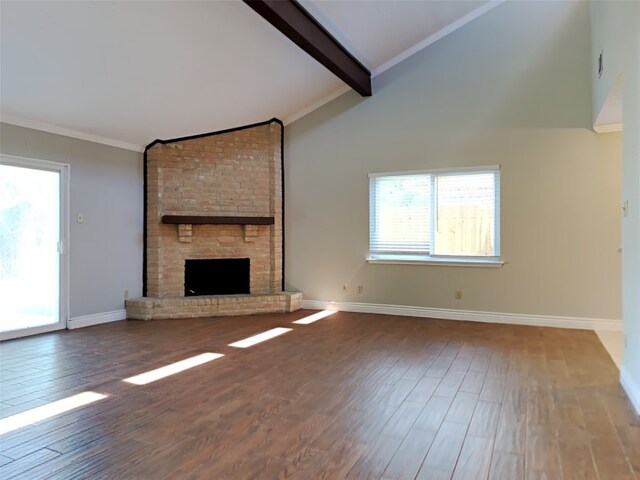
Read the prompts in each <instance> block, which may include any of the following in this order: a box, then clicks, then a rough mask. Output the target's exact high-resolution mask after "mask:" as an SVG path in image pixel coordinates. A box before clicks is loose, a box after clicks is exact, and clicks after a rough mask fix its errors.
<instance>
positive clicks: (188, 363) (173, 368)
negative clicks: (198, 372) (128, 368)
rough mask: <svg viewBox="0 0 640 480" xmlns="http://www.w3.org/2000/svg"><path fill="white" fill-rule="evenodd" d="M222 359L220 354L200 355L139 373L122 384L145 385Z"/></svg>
mask: <svg viewBox="0 0 640 480" xmlns="http://www.w3.org/2000/svg"><path fill="white" fill-rule="evenodd" d="M220 357H224V355H223V354H221V353H202V354H200V355H196V356H195V357H191V358H187V359H185V360H180V361H179V362H176V363H172V364H170V365H167V366H165V367H160V368H156V369H155V370H149V371H148V372H145V373H141V374H140V375H136V376H134V377H129V378H125V379H124V380H123V382H127V383H133V384H134V385H146V384H147V383H151V382H155V381H156V380H160V379H161V378H165V377H168V376H170V375H175V374H176V373H180V372H184V371H185V370H188V369H190V368H193V367H197V366H198V365H202V364H203V363H207V362H210V361H212V360H215V359H217V358H220Z"/></svg>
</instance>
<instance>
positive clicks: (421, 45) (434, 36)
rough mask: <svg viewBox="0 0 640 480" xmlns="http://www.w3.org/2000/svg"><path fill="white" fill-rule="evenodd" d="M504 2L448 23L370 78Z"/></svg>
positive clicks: (493, 2)
mask: <svg viewBox="0 0 640 480" xmlns="http://www.w3.org/2000/svg"><path fill="white" fill-rule="evenodd" d="M505 1H506V0H490V1H489V2H487V3H485V4H484V5H482V6H481V7H478V8H476V9H475V10H473V11H471V12H469V13H467V14H466V15H465V16H464V17H460V18H459V19H458V20H456V21H455V22H453V23H450V24H449V25H447V26H446V27H444V28H442V29H440V30H438V31H437V32H435V33H432V34H431V35H429V36H428V37H427V38H425V39H424V40H421V41H420V42H418V43H416V44H415V45H414V46H413V47H409V48H407V49H406V50H405V51H404V52H402V53H399V54H398V55H396V56H395V57H393V58H392V59H390V60H387V61H386V62H384V63H383V64H382V65H380V66H378V67H376V68H374V69H373V70H372V71H371V77H375V76H377V75H380V74H381V73H382V72H386V71H387V70H389V69H390V68H392V67H395V66H396V65H397V64H399V63H400V62H402V61H403V60H406V59H407V58H409V57H410V56H412V55H415V54H416V53H418V52H419V51H420V50H423V49H425V48H426V47H428V46H429V45H431V44H433V43H435V42H437V41H438V40H440V39H441V38H443V37H446V36H447V35H449V34H451V33H453V32H455V31H456V30H458V29H459V28H462V27H464V26H465V25H466V24H467V23H469V22H471V21H473V20H475V19H476V18H478V17H479V16H480V15H484V14H485V13H487V12H489V11H490V10H493V9H494V8H496V7H497V6H498V5H500V4H501V3H504V2H505Z"/></svg>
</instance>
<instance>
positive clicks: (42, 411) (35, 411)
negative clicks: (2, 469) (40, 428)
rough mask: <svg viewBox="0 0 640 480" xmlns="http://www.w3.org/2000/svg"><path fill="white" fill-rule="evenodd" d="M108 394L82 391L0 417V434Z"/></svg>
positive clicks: (83, 404)
mask: <svg viewBox="0 0 640 480" xmlns="http://www.w3.org/2000/svg"><path fill="white" fill-rule="evenodd" d="M107 397H108V395H103V394H102V393H96V392H82V393H79V394H77V395H73V396H71V397H67V398H63V399H62V400H56V401H55V402H51V403H47V404H45V405H42V406H40V407H36V408H32V409H30V410H26V411H24V412H21V413H16V414H15V415H11V416H10V417H7V418H3V419H0V435H1V434H3V433H8V432H12V431H14V430H17V429H19V428H22V427H26V426H27V425H33V424H34V423H36V422H40V421H42V420H47V419H48V418H51V417H55V416H56V415H60V414H62V413H66V412H69V411H71V410H74V409H76V408H80V407H84V406H85V405H89V404H90V403H93V402H97V401H98V400H102V399H104V398H107Z"/></svg>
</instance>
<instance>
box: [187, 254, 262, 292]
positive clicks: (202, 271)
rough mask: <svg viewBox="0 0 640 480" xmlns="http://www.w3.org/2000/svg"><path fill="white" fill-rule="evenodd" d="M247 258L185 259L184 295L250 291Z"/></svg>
mask: <svg viewBox="0 0 640 480" xmlns="http://www.w3.org/2000/svg"><path fill="white" fill-rule="evenodd" d="M249 271H250V266H249V259H248V258H220V259H205V260H185V262H184V295H185V297H193V296H196V295H235V294H243V293H244V294H246V293H251V291H250V276H249Z"/></svg>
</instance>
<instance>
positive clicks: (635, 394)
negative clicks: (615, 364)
mask: <svg viewBox="0 0 640 480" xmlns="http://www.w3.org/2000/svg"><path fill="white" fill-rule="evenodd" d="M620 384H621V385H622V388H624V391H625V392H627V396H628V397H629V400H631V403H632V404H633V408H635V409H636V413H637V414H638V415H640V387H638V384H637V383H635V382H634V381H633V379H632V378H631V376H629V373H628V372H627V369H626V368H625V367H624V366H623V367H622V368H621V369H620Z"/></svg>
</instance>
